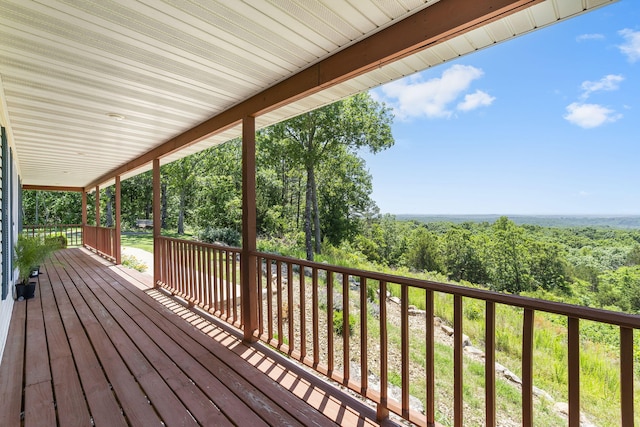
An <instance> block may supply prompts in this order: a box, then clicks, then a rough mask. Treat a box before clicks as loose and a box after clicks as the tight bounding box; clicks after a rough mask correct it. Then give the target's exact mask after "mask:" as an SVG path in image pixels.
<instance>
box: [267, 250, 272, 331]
mask: <svg viewBox="0 0 640 427" xmlns="http://www.w3.org/2000/svg"><path fill="white" fill-rule="evenodd" d="M272 276H273V273H272V272H271V260H270V259H268V258H267V342H269V341H271V340H272V339H273V277H272Z"/></svg>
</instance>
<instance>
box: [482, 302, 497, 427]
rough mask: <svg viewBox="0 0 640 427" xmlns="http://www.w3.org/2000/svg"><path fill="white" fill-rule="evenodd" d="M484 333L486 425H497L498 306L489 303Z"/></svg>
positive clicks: (489, 426)
mask: <svg viewBox="0 0 640 427" xmlns="http://www.w3.org/2000/svg"><path fill="white" fill-rule="evenodd" d="M485 317H486V319H485V332H484V340H485V346H484V362H485V363H484V378H485V379H484V384H485V386H484V387H485V411H486V415H485V418H486V425H487V426H488V427H495V425H496V305H495V304H494V303H493V302H491V301H487V303H486V311H485Z"/></svg>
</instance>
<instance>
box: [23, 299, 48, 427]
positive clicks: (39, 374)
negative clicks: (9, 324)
mask: <svg viewBox="0 0 640 427" xmlns="http://www.w3.org/2000/svg"><path fill="white" fill-rule="evenodd" d="M19 302H22V301H19ZM44 325H45V324H44V316H43V313H42V304H41V298H40V292H39V289H36V295H35V296H34V298H33V299H29V300H27V334H26V338H27V339H26V344H25V359H24V377H25V380H24V383H25V389H24V425H25V426H26V427H29V426H47V425H53V424H55V423H56V409H55V402H54V398H53V387H52V379H51V368H50V364H49V353H48V349H47V337H46V335H45V334H44V333H43V331H45V326H44Z"/></svg>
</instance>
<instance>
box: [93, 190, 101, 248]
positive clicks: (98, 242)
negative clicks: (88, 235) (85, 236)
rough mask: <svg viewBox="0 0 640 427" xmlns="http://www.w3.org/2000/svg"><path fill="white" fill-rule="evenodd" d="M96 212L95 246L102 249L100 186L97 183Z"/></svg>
mask: <svg viewBox="0 0 640 427" xmlns="http://www.w3.org/2000/svg"><path fill="white" fill-rule="evenodd" d="M95 213H96V228H95V231H96V236H95V240H94V242H95V248H94V249H96V250H97V251H100V250H102V242H101V241H100V186H99V185H96V203H95Z"/></svg>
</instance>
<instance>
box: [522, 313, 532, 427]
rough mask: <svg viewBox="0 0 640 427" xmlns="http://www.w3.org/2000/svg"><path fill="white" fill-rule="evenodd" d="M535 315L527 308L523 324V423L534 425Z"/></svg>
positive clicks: (524, 424) (525, 426) (524, 425)
mask: <svg viewBox="0 0 640 427" xmlns="http://www.w3.org/2000/svg"><path fill="white" fill-rule="evenodd" d="M533 315H534V311H533V310H531V309H529V308H525V310H524V321H523V325H522V425H523V427H530V426H533Z"/></svg>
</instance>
